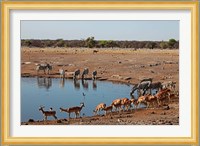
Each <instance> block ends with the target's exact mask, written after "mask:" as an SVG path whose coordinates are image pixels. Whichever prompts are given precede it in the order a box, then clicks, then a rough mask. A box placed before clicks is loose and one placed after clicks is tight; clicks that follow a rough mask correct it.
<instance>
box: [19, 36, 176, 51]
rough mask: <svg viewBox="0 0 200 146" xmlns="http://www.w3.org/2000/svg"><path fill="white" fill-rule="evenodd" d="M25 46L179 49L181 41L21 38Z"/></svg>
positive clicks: (22, 44)
mask: <svg viewBox="0 0 200 146" xmlns="http://www.w3.org/2000/svg"><path fill="white" fill-rule="evenodd" d="M21 46H23V47H38V48H46V47H55V48H56V47H70V48H74V47H79V48H84V47H88V48H134V49H143V48H149V49H154V48H159V49H178V48H179V41H177V40H175V39H169V41H114V40H95V38H94V37H88V38H87V39H85V40H63V39H57V40H36V39H26V40H24V39H23V40H21Z"/></svg>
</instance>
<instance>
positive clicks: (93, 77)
mask: <svg viewBox="0 0 200 146" xmlns="http://www.w3.org/2000/svg"><path fill="white" fill-rule="evenodd" d="M96 78H97V71H96V70H95V71H93V72H92V79H93V80H96Z"/></svg>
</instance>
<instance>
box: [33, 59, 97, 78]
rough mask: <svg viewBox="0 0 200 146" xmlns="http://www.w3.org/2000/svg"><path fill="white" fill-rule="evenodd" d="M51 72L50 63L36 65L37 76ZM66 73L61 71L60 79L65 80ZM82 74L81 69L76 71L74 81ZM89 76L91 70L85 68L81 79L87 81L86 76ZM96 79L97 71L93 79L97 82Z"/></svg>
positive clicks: (93, 74)
mask: <svg viewBox="0 0 200 146" xmlns="http://www.w3.org/2000/svg"><path fill="white" fill-rule="evenodd" d="M51 70H52V66H51V65H50V64H48V63H45V64H37V65H36V71H37V74H39V71H43V72H44V74H48V75H49V73H50V71H51ZM65 73H66V70H64V69H63V68H61V69H59V75H60V78H65ZM80 74H81V72H80V69H76V70H75V71H74V72H73V79H74V80H76V79H77V78H78V77H79V76H80ZM88 74H89V69H88V68H84V70H83V72H82V74H81V78H82V79H85V76H87V75H88ZM96 78H97V71H96V70H94V71H93V72H92V79H93V80H96Z"/></svg>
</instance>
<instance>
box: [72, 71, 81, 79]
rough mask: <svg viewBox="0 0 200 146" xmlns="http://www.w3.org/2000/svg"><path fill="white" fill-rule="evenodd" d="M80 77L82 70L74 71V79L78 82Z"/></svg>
mask: <svg viewBox="0 0 200 146" xmlns="http://www.w3.org/2000/svg"><path fill="white" fill-rule="evenodd" d="M79 75H80V69H76V70H75V71H74V76H73V79H74V80H76V79H77V77H78V76H79Z"/></svg>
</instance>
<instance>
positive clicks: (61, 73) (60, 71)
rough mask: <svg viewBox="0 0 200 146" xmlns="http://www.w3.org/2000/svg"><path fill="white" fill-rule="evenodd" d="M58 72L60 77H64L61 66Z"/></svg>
mask: <svg viewBox="0 0 200 146" xmlns="http://www.w3.org/2000/svg"><path fill="white" fill-rule="evenodd" d="M59 73H60V78H61V77H62V78H64V77H65V70H64V69H63V68H61V69H59Z"/></svg>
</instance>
